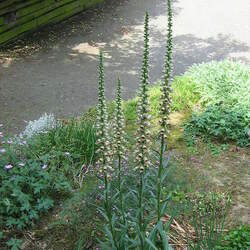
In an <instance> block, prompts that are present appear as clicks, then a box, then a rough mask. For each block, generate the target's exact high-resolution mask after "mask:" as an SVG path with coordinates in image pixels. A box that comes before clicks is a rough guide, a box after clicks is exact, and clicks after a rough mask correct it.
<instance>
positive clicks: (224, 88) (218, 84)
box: [184, 60, 250, 146]
mask: <svg viewBox="0 0 250 250" xmlns="http://www.w3.org/2000/svg"><path fill="white" fill-rule="evenodd" d="M185 76H187V77H189V78H190V79H192V81H193V82H194V84H195V85H196V88H195V89H196V91H198V92H199V95H200V101H199V102H200V103H201V104H202V107H203V108H202V112H199V113H198V112H195V113H194V114H193V115H192V118H191V120H190V121H189V122H188V123H186V124H185V125H184V128H185V135H186V139H188V140H190V138H193V139H194V140H195V139H196V137H197V136H200V137H204V138H215V139H219V140H220V141H223V142H228V141H236V142H237V143H238V145H240V146H249V145H250V136H249V131H250V111H249V110H250V96H249V86H250V69H249V67H248V66H246V65H244V64H241V63H239V62H232V61H228V60H225V61H221V62H210V63H203V64H200V65H194V66H192V67H191V68H190V69H189V70H188V71H187V73H186V74H185Z"/></svg>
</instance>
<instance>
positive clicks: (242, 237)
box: [215, 226, 250, 250]
mask: <svg viewBox="0 0 250 250" xmlns="http://www.w3.org/2000/svg"><path fill="white" fill-rule="evenodd" d="M249 248H250V226H240V227H239V228H236V229H233V230H230V231H229V232H228V233H227V234H226V235H225V236H224V237H223V239H222V241H221V243H220V244H218V245H217V246H216V248H215V249H216V250H222V249H223V250H231V249H235V250H241V249H249Z"/></svg>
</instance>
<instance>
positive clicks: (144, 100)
mask: <svg viewBox="0 0 250 250" xmlns="http://www.w3.org/2000/svg"><path fill="white" fill-rule="evenodd" d="M148 25H149V14H148V12H146V16H145V24H144V53H143V63H142V75H141V84H140V94H139V101H138V111H137V113H138V130H137V133H136V135H137V136H136V149H135V154H136V155H135V159H136V162H135V164H136V170H139V174H140V180H139V185H138V209H139V214H138V227H139V232H140V235H139V237H140V248H141V249H144V246H145V230H144V227H143V223H144V208H143V199H144V194H143V192H144V174H145V171H146V170H147V169H148V167H149V164H150V162H149V155H150V138H149V137H150V130H149V127H150V116H149V107H148V106H149V101H148V97H149V95H148V85H149V76H148V66H149V28H148Z"/></svg>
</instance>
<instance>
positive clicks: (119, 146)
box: [113, 79, 126, 158]
mask: <svg viewBox="0 0 250 250" xmlns="http://www.w3.org/2000/svg"><path fill="white" fill-rule="evenodd" d="M125 146H126V138H125V119H124V114H123V111H122V96H121V81H120V79H118V84H117V97H116V108H115V119H114V140H113V153H114V156H115V157H118V158H119V157H120V158H124V157H125V150H126V149H125Z"/></svg>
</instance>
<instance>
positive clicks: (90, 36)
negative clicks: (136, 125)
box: [0, 0, 250, 132]
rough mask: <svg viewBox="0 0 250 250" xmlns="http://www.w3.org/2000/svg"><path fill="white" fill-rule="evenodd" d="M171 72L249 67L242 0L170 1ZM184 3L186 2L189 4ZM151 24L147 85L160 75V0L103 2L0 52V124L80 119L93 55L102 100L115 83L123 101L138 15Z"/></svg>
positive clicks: (128, 92)
mask: <svg viewBox="0 0 250 250" xmlns="http://www.w3.org/2000/svg"><path fill="white" fill-rule="evenodd" d="M173 2H174V15H175V20H174V35H175V48H174V74H181V73H183V72H184V71H185V70H186V69H187V68H188V67H189V66H190V65H192V64H193V63H200V62H204V61H205V62H206V61H210V60H213V59H214V60H221V59H224V58H238V59H240V60H242V61H244V62H246V63H250V13H249V12H250V2H249V0H238V1H233V0H220V1H218V0H210V1H207V0H192V1H190V0H175V1H173ZM191 2H192V4H191ZM146 10H149V12H150V16H151V21H150V28H151V71H150V78H151V81H152V82H155V81H157V80H158V79H159V78H161V75H162V70H163V69H162V65H163V60H164V53H165V37H166V20H167V16H166V13H167V8H166V0H106V3H105V4H104V5H103V6H99V7H97V8H95V9H91V10H88V11H87V12H84V13H82V14H80V15H78V16H75V17H73V18H71V19H69V20H67V21H65V22H63V23H61V24H57V25H54V26H53V27H50V28H46V29H43V30H41V31H39V32H36V33H34V34H32V35H29V36H27V37H26V38H24V39H22V40H19V41H17V42H16V43H14V44H12V45H10V46H8V47H6V48H4V49H1V51H0V62H1V65H0V123H3V124H4V127H5V129H6V130H8V131H10V132H16V131H18V130H20V129H22V128H23V127H24V125H25V122H24V120H33V119H37V118H38V117H40V116H41V115H42V114H43V113H44V112H53V113H55V114H56V115H57V116H58V117H60V118H62V117H69V116H74V115H78V114H81V113H82V112H84V111H85V110H86V109H88V107H89V106H92V105H95V104H96V99H97V66H98V50H99V48H103V50H104V52H105V80H106V88H107V91H106V93H107V96H108V98H109V99H112V98H114V97H115V86H116V79H117V77H118V76H120V77H121V79H122V81H123V86H124V88H123V91H124V98H130V97H133V96H134V95H135V94H136V89H137V87H138V84H139V78H140V74H138V73H139V72H140V71H139V69H140V64H141V54H142V45H143V40H142V38H143V36H142V32H143V19H144V13H145V11H146Z"/></svg>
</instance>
